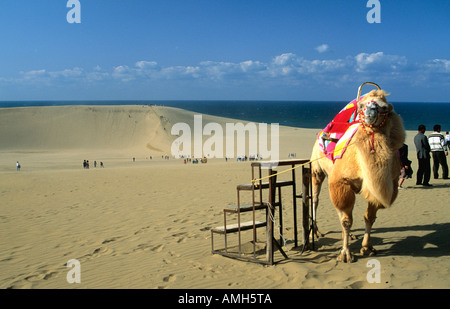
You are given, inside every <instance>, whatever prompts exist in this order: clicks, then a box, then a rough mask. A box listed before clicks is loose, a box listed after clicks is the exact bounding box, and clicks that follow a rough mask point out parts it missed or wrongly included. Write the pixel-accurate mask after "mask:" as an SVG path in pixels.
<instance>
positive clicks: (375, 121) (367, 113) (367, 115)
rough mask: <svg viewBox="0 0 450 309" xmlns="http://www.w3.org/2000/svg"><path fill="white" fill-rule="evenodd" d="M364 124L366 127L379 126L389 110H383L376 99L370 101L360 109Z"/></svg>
mask: <svg viewBox="0 0 450 309" xmlns="http://www.w3.org/2000/svg"><path fill="white" fill-rule="evenodd" d="M362 113H363V116H364V117H363V119H364V124H365V125H366V126H368V127H380V126H382V125H383V123H384V121H385V118H386V116H387V115H388V114H389V112H383V108H382V107H380V105H378V103H377V102H376V101H370V102H368V103H367V105H366V107H365V108H364V110H363V111H362Z"/></svg>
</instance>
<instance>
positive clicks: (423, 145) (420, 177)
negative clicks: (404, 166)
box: [414, 124, 431, 187]
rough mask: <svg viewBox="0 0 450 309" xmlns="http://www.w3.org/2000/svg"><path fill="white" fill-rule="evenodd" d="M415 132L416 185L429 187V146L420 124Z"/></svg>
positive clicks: (422, 126)
mask: <svg viewBox="0 0 450 309" xmlns="http://www.w3.org/2000/svg"><path fill="white" fill-rule="evenodd" d="M417 130H418V133H417V135H416V136H414V145H415V146H416V151H417V160H418V161H419V168H418V169H417V181H416V185H422V186H426V187H430V186H431V184H430V183H429V181H430V177H431V166H430V159H431V158H430V150H431V149H430V144H429V143H428V138H427V137H426V136H425V130H426V127H425V126H424V125H423V124H421V125H419V127H418V129H417Z"/></svg>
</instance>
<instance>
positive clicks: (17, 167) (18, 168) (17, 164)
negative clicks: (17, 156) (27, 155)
mask: <svg viewBox="0 0 450 309" xmlns="http://www.w3.org/2000/svg"><path fill="white" fill-rule="evenodd" d="M16 169H17V171H20V163H19V161H17V163H16Z"/></svg>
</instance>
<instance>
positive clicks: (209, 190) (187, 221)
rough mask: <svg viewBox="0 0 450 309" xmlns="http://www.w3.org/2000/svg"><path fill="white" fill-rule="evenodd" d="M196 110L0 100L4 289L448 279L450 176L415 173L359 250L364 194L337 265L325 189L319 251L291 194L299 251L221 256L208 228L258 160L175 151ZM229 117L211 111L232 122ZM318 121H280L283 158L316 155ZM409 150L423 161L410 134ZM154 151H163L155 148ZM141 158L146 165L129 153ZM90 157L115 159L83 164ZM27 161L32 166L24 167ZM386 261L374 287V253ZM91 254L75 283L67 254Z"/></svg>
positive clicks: (436, 284) (0, 282) (431, 283)
mask: <svg viewBox="0 0 450 309" xmlns="http://www.w3.org/2000/svg"><path fill="white" fill-rule="evenodd" d="M194 114H195V113H191V112H188V111H183V110H179V109H173V108H167V107H142V106H125V107H124V106H115V107H111V106H108V107H83V106H69V107H45V108H44V107H42V108H40V107H39V108H14V109H3V110H0V126H1V128H0V129H1V130H0V201H1V202H0V239H2V241H1V242H0V288H151V289H159V288H181V289H189V288H224V289H245V288H254V289H261V288H267V289H274V288H287V289H296V288H448V287H449V283H450V280H449V278H450V277H449V275H450V259H449V256H450V246H449V244H448V241H447V236H448V233H449V231H450V225H449V222H448V218H449V217H450V216H449V211H450V210H449V208H448V199H449V187H450V183H449V182H448V181H445V180H442V179H439V180H432V182H431V183H432V184H433V185H434V187H432V188H423V187H419V186H415V185H414V180H406V182H405V186H406V187H407V189H406V190H403V191H401V192H400V193H399V197H398V200H397V201H396V203H395V204H394V206H393V207H392V208H391V209H388V210H384V211H380V212H379V213H378V218H377V221H376V223H375V226H374V234H373V237H374V240H373V241H374V246H375V247H376V248H377V250H378V253H379V254H378V255H377V256H375V257H370V258H369V257H362V256H360V255H359V254H358V253H357V252H358V251H359V248H360V245H361V241H362V234H363V233H364V222H363V219H362V218H363V214H364V211H365V202H364V201H363V200H362V198H361V197H360V196H358V199H357V206H356V207H355V212H354V217H355V220H354V221H355V222H354V226H353V233H354V234H355V235H356V236H357V240H355V241H353V242H352V245H351V250H352V251H353V252H355V253H357V254H356V255H357V258H358V260H357V261H356V262H355V263H354V264H352V265H347V264H343V263H338V262H337V261H336V257H337V252H338V250H339V248H340V245H341V240H340V226H339V222H338V219H337V215H336V212H335V210H334V209H333V207H332V205H331V203H330V200H329V196H328V193H327V186H326V185H325V187H324V189H323V193H322V195H321V207H320V209H319V224H320V228H321V230H322V231H326V232H327V233H326V235H325V237H323V238H321V239H319V240H318V242H317V251H308V252H305V253H303V255H301V254H300V251H299V249H298V248H293V247H292V240H293V236H294V235H293V229H292V222H293V218H292V201H291V198H290V196H289V195H288V192H285V193H284V194H286V195H283V204H284V212H283V214H284V220H285V221H284V225H285V236H286V238H287V241H288V243H287V249H289V251H288V252H287V253H288V256H289V259H288V260H284V259H283V258H282V256H281V255H280V254H279V253H277V254H276V255H275V259H276V260H277V261H279V263H278V264H277V265H275V266H270V267H266V266H262V265H259V264H253V263H246V262H242V261H237V260H233V259H229V258H225V257H222V256H219V255H211V253H210V252H211V236H210V235H211V234H210V229H211V228H212V227H215V226H219V225H222V224H223V209H224V208H225V207H227V206H228V205H232V204H235V203H236V185H238V184H244V183H249V182H250V181H251V168H250V164H249V162H236V160H229V161H228V162H225V160H224V159H211V160H209V161H208V163H207V164H197V165H194V164H186V165H185V164H183V161H182V160H180V159H178V160H175V159H170V160H164V159H163V158H161V155H163V154H165V153H170V146H171V143H172V141H173V140H174V138H175V137H174V136H171V135H170V129H171V126H172V125H174V124H175V123H179V122H186V123H190V124H191V123H192V121H193V119H194V118H193V115H194ZM229 121H231V120H229V119H223V118H218V117H212V116H206V115H204V122H205V123H208V122H217V123H220V124H221V125H224V124H225V123H227V122H229ZM317 131H318V130H314V129H312V130H307V129H300V128H287V127H280V159H286V158H287V154H288V153H296V154H297V158H309V154H310V151H311V149H312V145H313V143H314V137H315V134H316V133H317ZM414 134H415V132H408V137H407V143H408V144H409V145H410V154H409V157H410V159H411V160H412V161H413V167H414V169H415V170H417V160H416V159H415V155H414V147H413V143H412V138H413V137H414ZM149 155H153V156H154V157H153V159H152V160H150V159H149V158H148V156H149ZM133 156H135V157H136V161H135V162H133V161H132V160H131V158H132V157H133ZM83 159H89V160H91V162H92V161H94V160H103V161H104V163H105V168H103V169H101V168H98V167H97V168H92V167H91V168H90V169H89V170H84V169H82V166H81V163H82V160H83ZM17 160H20V162H21V163H22V166H23V168H22V170H21V171H20V172H17V171H16V170H15V162H16V161H17ZM371 258H376V259H377V260H378V261H379V262H380V265H381V282H380V283H369V282H368V281H367V273H368V271H369V270H370V268H368V267H367V265H366V264H367V262H368V261H369V260H370V259H371ZM70 259H77V260H78V261H80V263H81V283H79V284H76V283H74V284H69V283H68V281H67V279H66V276H67V274H68V271H69V268H67V267H66V263H67V261H69V260H70Z"/></svg>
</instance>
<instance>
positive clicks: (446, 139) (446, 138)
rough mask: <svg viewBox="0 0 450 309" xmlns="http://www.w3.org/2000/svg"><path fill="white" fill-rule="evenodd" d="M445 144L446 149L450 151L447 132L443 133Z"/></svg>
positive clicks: (449, 139)
mask: <svg viewBox="0 0 450 309" xmlns="http://www.w3.org/2000/svg"><path fill="white" fill-rule="evenodd" d="M445 143H446V145H447V149H448V150H449V151H450V134H449V133H448V131H447V132H445Z"/></svg>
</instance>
